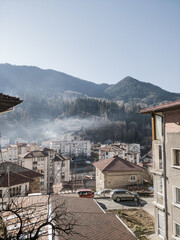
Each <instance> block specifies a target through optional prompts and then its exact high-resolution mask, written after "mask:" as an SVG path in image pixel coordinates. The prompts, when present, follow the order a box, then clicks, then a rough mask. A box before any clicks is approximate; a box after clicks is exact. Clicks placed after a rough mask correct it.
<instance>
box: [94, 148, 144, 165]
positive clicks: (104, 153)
mask: <svg viewBox="0 0 180 240" xmlns="http://www.w3.org/2000/svg"><path fill="white" fill-rule="evenodd" d="M116 155H117V156H119V157H121V158H122V159H125V160H127V161H129V162H132V163H135V164H137V165H139V158H140V144H134V143H133V144H126V143H113V144H108V145H101V147H100V148H99V160H102V159H104V160H105V159H109V158H112V157H114V156H116Z"/></svg>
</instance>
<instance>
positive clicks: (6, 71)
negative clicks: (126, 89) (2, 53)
mask: <svg viewBox="0 0 180 240" xmlns="http://www.w3.org/2000/svg"><path fill="white" fill-rule="evenodd" d="M0 82H1V91H2V92H3V91H5V92H7V93H8V92H11V93H13V92H14V94H22V93H31V94H32V93H35V94H41V93H42V94H43V93H50V94H51V95H52V94H53V95H56V94H61V93H62V92H64V91H72V92H78V93H82V94H84V95H87V96H89V97H107V96H106V94H105V89H106V88H107V87H108V84H96V83H93V82H89V81H85V80H81V79H79V78H76V77H73V76H70V75H68V74H65V73H62V72H57V71H54V70H49V69H48V70H43V69H40V68H37V67H33V66H15V65H10V64H0Z"/></svg>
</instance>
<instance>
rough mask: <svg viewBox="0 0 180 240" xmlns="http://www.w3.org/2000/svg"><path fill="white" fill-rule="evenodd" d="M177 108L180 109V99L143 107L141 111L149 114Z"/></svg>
mask: <svg viewBox="0 0 180 240" xmlns="http://www.w3.org/2000/svg"><path fill="white" fill-rule="evenodd" d="M176 109H180V101H176V102H171V103H167V104H163V105H158V106H155V107H151V108H147V109H143V110H141V111H140V113H142V114H143V113H147V114H149V113H153V112H165V111H170V110H176Z"/></svg>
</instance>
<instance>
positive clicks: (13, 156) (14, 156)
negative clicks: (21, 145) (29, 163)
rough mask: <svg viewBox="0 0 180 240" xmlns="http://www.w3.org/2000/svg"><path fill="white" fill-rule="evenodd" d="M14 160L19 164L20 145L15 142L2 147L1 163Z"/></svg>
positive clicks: (0, 151) (0, 150)
mask: <svg viewBox="0 0 180 240" xmlns="http://www.w3.org/2000/svg"><path fill="white" fill-rule="evenodd" d="M7 161H8V162H12V163H15V164H18V147H17V145H15V144H11V145H8V146H7V147H6V148H2V149H0V163H2V162H7Z"/></svg>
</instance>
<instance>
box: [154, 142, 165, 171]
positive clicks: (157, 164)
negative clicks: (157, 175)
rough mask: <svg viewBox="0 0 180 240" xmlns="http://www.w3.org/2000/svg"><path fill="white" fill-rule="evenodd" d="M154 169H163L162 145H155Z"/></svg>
mask: <svg viewBox="0 0 180 240" xmlns="http://www.w3.org/2000/svg"><path fill="white" fill-rule="evenodd" d="M153 165H154V168H155V169H156V170H162V169H163V147H162V145H160V144H154V162H153Z"/></svg>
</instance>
